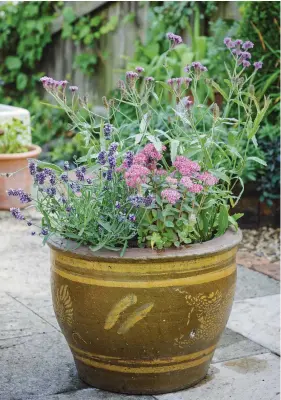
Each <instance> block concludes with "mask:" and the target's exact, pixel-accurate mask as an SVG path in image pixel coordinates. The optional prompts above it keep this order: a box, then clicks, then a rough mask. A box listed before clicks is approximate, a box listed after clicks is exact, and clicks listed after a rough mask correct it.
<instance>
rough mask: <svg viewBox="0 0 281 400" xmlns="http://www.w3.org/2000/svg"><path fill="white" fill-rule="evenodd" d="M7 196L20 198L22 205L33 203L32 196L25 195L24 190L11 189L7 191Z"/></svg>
mask: <svg viewBox="0 0 281 400" xmlns="http://www.w3.org/2000/svg"><path fill="white" fill-rule="evenodd" d="M7 195H8V196H16V197H19V201H20V202H21V203H30V202H31V201H32V198H31V197H30V195H29V194H28V193H25V192H24V191H23V190H22V189H9V190H7Z"/></svg>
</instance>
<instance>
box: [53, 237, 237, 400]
mask: <svg viewBox="0 0 281 400" xmlns="http://www.w3.org/2000/svg"><path fill="white" fill-rule="evenodd" d="M240 241H241V232H240V231H238V232H232V231H227V232H226V233H225V234H224V235H223V236H221V237H219V238H215V239H213V240H210V241H208V242H205V243H203V244H195V245H191V246H187V247H186V248H183V249H170V250H165V251H161V252H156V251H153V250H150V249H128V250H127V251H126V253H125V255H124V256H123V257H122V258H121V257H119V256H118V254H116V252H111V251H99V252H96V253H93V252H91V251H90V250H89V249H88V248H87V247H80V248H78V249H76V250H75V243H73V242H72V243H71V242H66V241H64V240H63V239H59V238H56V239H53V240H52V242H50V243H49V246H50V247H51V266H52V267H51V269H52V272H51V274H52V296H53V304H54V310H55V313H56V317H57V319H58V322H59V325H60V327H61V330H62V332H63V334H64V336H65V338H66V340H67V342H68V345H69V347H70V349H71V351H72V353H73V356H74V360H75V363H76V366H77V370H78V373H79V376H80V378H81V379H82V380H83V381H85V382H86V383H88V384H89V385H92V386H94V387H97V388H100V389H105V390H109V391H113V392H121V393H128V394H131V393H134V394H159V393H167V392H173V391H177V390H180V389H184V388H187V387H189V386H193V385H195V384H196V383H197V382H199V381H200V380H201V379H203V378H204V377H205V375H206V374H207V371H208V367H209V364H210V362H211V360H212V357H213V354H214V351H215V349H216V346H217V343H218V341H219V338H220V336H221V334H222V332H223V330H224V328H225V326H226V323H227V320H228V317H229V314H230V311H231V306H232V302H233V296H234V291H235V281H236V261H235V260H236V252H237V246H238V244H239V242H240ZM76 247H77V246H76ZM71 248H73V250H71Z"/></svg>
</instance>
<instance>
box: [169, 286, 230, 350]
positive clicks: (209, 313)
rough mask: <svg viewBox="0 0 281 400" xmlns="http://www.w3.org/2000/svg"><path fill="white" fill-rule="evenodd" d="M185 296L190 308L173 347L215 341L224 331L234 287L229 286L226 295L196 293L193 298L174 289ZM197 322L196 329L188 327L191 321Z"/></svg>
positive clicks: (214, 292) (217, 292)
mask: <svg viewBox="0 0 281 400" xmlns="http://www.w3.org/2000/svg"><path fill="white" fill-rule="evenodd" d="M176 291H178V292H180V293H182V294H185V299H186V304H187V305H188V306H189V307H190V310H189V313H188V317H187V320H186V327H185V329H184V331H185V332H186V333H183V334H182V335H181V336H180V337H178V338H176V339H175V345H177V346H179V347H181V348H182V347H183V346H189V345H191V344H193V343H195V342H196V341H197V340H200V339H205V340H212V339H215V338H216V337H217V336H218V335H219V334H220V333H221V332H222V330H223V329H224V327H225V324H226V321H227V318H228V315H229V312H230V308H231V305H232V299H233V296H234V291H235V285H233V286H231V287H230V289H229V290H228V292H227V293H225V294H223V293H222V292H221V291H220V290H216V291H213V292H211V293H208V294H206V293H198V294H196V295H194V296H192V295H191V294H189V293H187V292H185V291H182V290H181V289H176ZM194 318H195V320H196V321H197V324H196V327H195V328H194V326H193V327H192V328H190V327H189V325H190V321H191V319H192V320H193V321H194Z"/></svg>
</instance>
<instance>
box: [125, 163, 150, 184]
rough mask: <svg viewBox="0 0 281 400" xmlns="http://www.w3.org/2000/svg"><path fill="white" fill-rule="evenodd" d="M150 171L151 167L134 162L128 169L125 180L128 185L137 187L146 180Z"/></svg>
mask: <svg viewBox="0 0 281 400" xmlns="http://www.w3.org/2000/svg"><path fill="white" fill-rule="evenodd" d="M149 173H150V171H149V169H148V168H146V167H144V166H142V165H139V164H133V165H132V166H131V167H130V168H129V169H128V171H126V172H125V181H126V184H127V186H130V187H134V188H135V187H137V186H139V185H141V184H142V183H145V182H146V177H147V175H148V174H149Z"/></svg>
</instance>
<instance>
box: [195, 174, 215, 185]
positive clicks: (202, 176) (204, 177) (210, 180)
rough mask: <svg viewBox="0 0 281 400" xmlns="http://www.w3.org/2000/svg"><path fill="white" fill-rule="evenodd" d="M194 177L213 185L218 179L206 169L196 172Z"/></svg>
mask: <svg viewBox="0 0 281 400" xmlns="http://www.w3.org/2000/svg"><path fill="white" fill-rule="evenodd" d="M196 178H197V179H199V180H200V181H202V182H204V183H205V184H206V185H208V186H213V185H215V184H216V183H218V181H219V180H218V178H216V177H215V176H214V175H212V174H210V172H207V171H205V172H203V174H198V175H197V176H196Z"/></svg>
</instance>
